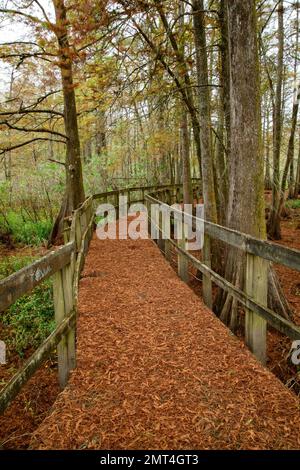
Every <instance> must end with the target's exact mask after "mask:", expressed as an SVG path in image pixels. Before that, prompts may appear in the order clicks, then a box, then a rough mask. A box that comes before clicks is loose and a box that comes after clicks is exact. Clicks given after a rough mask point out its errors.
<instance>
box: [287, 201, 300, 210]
mask: <svg viewBox="0 0 300 470" xmlns="http://www.w3.org/2000/svg"><path fill="white" fill-rule="evenodd" d="M286 205H287V206H288V207H290V208H291V209H300V199H290V200H288V201H287V202H286Z"/></svg>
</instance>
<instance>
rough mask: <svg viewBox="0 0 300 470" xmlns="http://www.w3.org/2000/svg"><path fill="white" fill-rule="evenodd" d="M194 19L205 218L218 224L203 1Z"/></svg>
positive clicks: (197, 4)
mask: <svg viewBox="0 0 300 470" xmlns="http://www.w3.org/2000/svg"><path fill="white" fill-rule="evenodd" d="M193 19H194V36H195V47H196V63H197V79H198V98H199V121H200V143H201V169H202V188H203V200H204V204H205V218H206V219H207V220H209V221H211V222H214V223H217V204H216V195H215V184H214V171H213V155H212V138H211V115H210V93H209V86H208V68H207V51H206V36H205V25H204V19H205V18H204V6H203V0H193Z"/></svg>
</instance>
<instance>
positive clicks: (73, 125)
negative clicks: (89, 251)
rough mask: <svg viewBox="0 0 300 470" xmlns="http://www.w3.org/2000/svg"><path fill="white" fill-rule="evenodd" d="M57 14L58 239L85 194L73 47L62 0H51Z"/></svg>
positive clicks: (54, 238)
mask: <svg viewBox="0 0 300 470" xmlns="http://www.w3.org/2000/svg"><path fill="white" fill-rule="evenodd" d="M53 5H54V9H55V16H56V29H55V33H56V37H57V42H58V46H59V59H60V71H61V79H62V89H63V98H64V123H65V133H66V136H67V144H66V146H67V149H66V191H65V196H64V200H63V202H62V206H61V209H60V212H59V214H58V217H57V219H56V221H55V223H54V226H53V229H52V233H51V236H50V243H54V242H55V241H57V240H58V239H59V238H60V236H61V234H62V229H63V219H64V217H67V216H69V215H70V214H71V213H72V211H73V210H75V209H76V208H77V207H78V206H79V205H80V204H81V203H82V202H83V201H84V198H85V195H84V187H83V176H82V165H81V158H80V141H79V132H78V123H77V111H76V98H75V91H74V83H73V68H72V50H71V48H70V45H69V38H68V28H67V24H68V22H67V14H66V7H65V3H64V0H53Z"/></svg>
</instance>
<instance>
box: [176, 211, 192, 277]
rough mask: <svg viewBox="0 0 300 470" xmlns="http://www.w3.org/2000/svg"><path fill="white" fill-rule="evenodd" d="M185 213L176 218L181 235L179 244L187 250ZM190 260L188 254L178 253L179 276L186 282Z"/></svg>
mask: <svg viewBox="0 0 300 470" xmlns="http://www.w3.org/2000/svg"><path fill="white" fill-rule="evenodd" d="M183 217H184V216H183V214H181V215H180V217H178V218H177V219H176V222H177V224H178V229H177V233H178V235H179V240H178V242H177V243H178V246H179V247H180V248H182V249H183V250H187V242H186V233H187V232H186V231H187V227H186V225H185V223H184V219H183ZM188 267H189V262H188V259H187V257H186V256H184V255H182V254H181V253H178V276H179V277H180V279H181V280H182V281H184V282H186V283H188V281H189V273H188Z"/></svg>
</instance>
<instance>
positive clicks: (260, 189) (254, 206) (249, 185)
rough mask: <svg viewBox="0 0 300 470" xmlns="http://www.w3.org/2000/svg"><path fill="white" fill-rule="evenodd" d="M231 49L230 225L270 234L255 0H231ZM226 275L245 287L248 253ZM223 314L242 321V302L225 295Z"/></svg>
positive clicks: (235, 257) (229, 262)
mask: <svg viewBox="0 0 300 470" xmlns="http://www.w3.org/2000/svg"><path fill="white" fill-rule="evenodd" d="M228 21H229V44H230V45H229V51H230V77H231V83H230V111H231V112H230V117H231V122H230V129H231V141H230V144H231V149H230V152H229V155H230V157H229V200H228V212H227V225H228V226H229V227H230V228H233V229H235V230H238V231H241V232H244V233H248V234H250V235H252V236H254V237H257V238H261V239H264V238H266V230H265V204H264V176H263V169H264V163H263V156H262V153H261V125H260V83H259V71H258V50H257V36H256V11H255V0H248V1H247V2H245V1H244V0H236V1H235V2H228ZM225 265H226V270H225V277H226V279H228V280H229V281H230V282H232V283H233V284H234V285H236V286H237V287H239V288H243V285H244V270H245V256H244V255H243V254H242V253H241V252H239V251H238V250H236V249H229V250H228V251H227V257H226V263H225ZM221 307H222V309H221V312H220V317H221V319H222V320H223V321H224V322H225V323H227V324H229V325H230V326H231V328H232V329H235V327H236V325H237V304H236V302H232V297H231V296H229V295H226V294H223V296H222V302H221Z"/></svg>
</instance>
